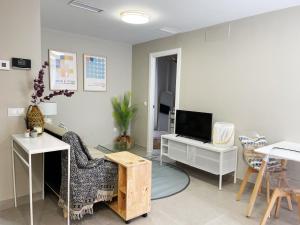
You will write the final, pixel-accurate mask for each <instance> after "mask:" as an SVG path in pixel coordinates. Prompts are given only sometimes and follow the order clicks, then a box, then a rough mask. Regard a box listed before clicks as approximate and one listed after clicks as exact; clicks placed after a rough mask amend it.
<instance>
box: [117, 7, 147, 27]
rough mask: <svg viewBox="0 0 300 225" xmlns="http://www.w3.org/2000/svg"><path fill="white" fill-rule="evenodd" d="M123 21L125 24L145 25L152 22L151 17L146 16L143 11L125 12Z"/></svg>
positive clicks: (122, 14) (122, 17) (122, 15)
mask: <svg viewBox="0 0 300 225" xmlns="http://www.w3.org/2000/svg"><path fill="white" fill-rule="evenodd" d="M120 15H121V19H122V20H123V21H124V22H125V23H131V24H145V23H148V22H149V21H150V17H149V15H147V14H145V13H144V12H143V11H133V10H130V11H125V12H122V13H121V14H120Z"/></svg>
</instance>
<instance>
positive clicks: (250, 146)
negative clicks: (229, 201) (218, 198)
mask: <svg viewBox="0 0 300 225" xmlns="http://www.w3.org/2000/svg"><path fill="white" fill-rule="evenodd" d="M239 140H240V142H241V145H242V147H243V157H244V160H245V162H246V163H247V165H248V168H247V170H246V173H245V175H244V178H243V181H242V183H241V186H240V189H239V192H238V193H237V196H236V200H237V201H240V200H241V197H242V195H243V193H244V191H245V188H246V186H247V184H248V181H249V178H250V176H251V175H252V174H258V172H259V169H260V166H261V164H262V160H263V158H264V155H263V154H259V153H256V152H255V151H254V149H256V148H259V147H263V146H265V145H266V144H267V143H268V142H267V140H266V138H265V137H264V136H260V135H258V134H255V135H254V137H248V136H244V135H243V136H240V137H239ZM266 171H267V172H266V176H265V181H266V194H267V201H268V202H269V201H270V177H271V173H276V172H280V171H282V168H281V163H280V161H278V160H275V159H270V160H269V163H268V165H267V170H266ZM261 189H262V187H260V191H261Z"/></svg>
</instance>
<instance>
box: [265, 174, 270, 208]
mask: <svg viewBox="0 0 300 225" xmlns="http://www.w3.org/2000/svg"><path fill="white" fill-rule="evenodd" d="M266 189H267V202H268V203H269V202H270V195H271V194H270V173H269V172H267V175H266Z"/></svg>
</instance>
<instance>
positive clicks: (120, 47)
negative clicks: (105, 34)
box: [42, 29, 132, 147]
mask: <svg viewBox="0 0 300 225" xmlns="http://www.w3.org/2000/svg"><path fill="white" fill-rule="evenodd" d="M49 49H52V50H59V51H65V52H73V53H76V54H77V76H78V90H77V91H75V94H74V96H72V97H71V98H66V97H60V96H58V97H56V98H53V101H54V102H56V103H57V110H58V115H57V116H56V117H54V119H53V120H54V122H55V123H58V122H63V123H64V124H65V126H66V127H67V128H69V129H70V130H73V131H75V132H77V133H78V134H79V135H80V136H81V137H82V138H83V140H84V141H85V142H86V144H88V145H90V146H92V147H95V146H97V145H98V144H110V143H112V141H113V139H114V138H115V136H116V135H118V132H116V131H115V130H114V127H115V126H114V121H113V118H112V106H111V98H112V97H113V96H119V95H122V94H124V93H125V92H126V91H131V60H132V46H131V45H130V44H124V43H120V42H114V41H108V40H102V39H98V38H93V37H88V36H82V35H78V34H72V33H66V32H61V31H56V30H51V29H42V59H43V60H48V50H49ZM84 53H85V54H91V55H96V56H106V57H107V91H105V92H90V91H83V54H84ZM45 78H46V84H47V85H46V86H47V88H49V76H48V73H47V74H46V75H45Z"/></svg>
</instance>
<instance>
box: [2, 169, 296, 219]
mask: <svg viewBox="0 0 300 225" xmlns="http://www.w3.org/2000/svg"><path fill="white" fill-rule="evenodd" d="M180 166H182V167H184V168H185V169H186V170H187V171H188V173H189V174H190V175H191V183H190V185H189V187H188V188H187V189H186V190H185V191H183V192H181V193H179V194H177V195H175V196H172V197H169V198H165V199H160V200H155V201H153V202H152V211H151V213H150V214H149V216H148V217H147V218H143V217H141V218H137V219H135V220H133V221H132V222H131V224H132V225H135V224H136V225H223V224H224V225H258V224H259V221H260V218H261V216H262V213H263V211H264V208H265V206H266V202H265V198H264V195H261V196H259V198H258V201H257V203H256V205H255V208H254V211H253V216H252V217H251V218H247V217H245V210H246V206H247V201H248V199H249V193H250V190H248V191H247V193H246V194H245V195H244V196H243V198H242V200H241V201H240V202H236V201H235V194H236V192H237V190H238V188H239V185H234V184H232V178H231V177H230V176H229V177H228V176H227V177H226V176H225V181H224V189H223V190H222V191H218V186H217V185H218V178H217V177H215V176H212V175H209V174H206V173H204V172H201V171H199V170H196V169H193V168H190V167H187V166H184V165H180ZM283 207H284V208H283V209H282V210H281V214H280V219H274V218H273V217H272V218H271V219H269V221H268V224H274V225H287V224H290V225H291V224H293V225H296V224H299V220H298V214H297V208H296V205H295V206H294V208H295V209H294V211H293V212H289V211H288V210H286V205H285V201H283ZM94 211H95V212H94V215H93V216H87V217H85V218H84V220H82V221H80V222H72V224H80V225H96V224H97V225H117V224H121V225H123V224H124V222H123V221H122V220H121V219H120V218H119V217H118V216H117V215H116V214H115V213H113V212H112V211H111V210H110V209H108V208H107V207H106V206H105V205H103V204H99V205H97V206H96V207H95V210H94ZM34 217H35V219H34V220H35V223H34V224H35V225H62V224H66V223H65V222H66V221H65V220H64V219H63V217H62V211H61V210H60V209H58V207H57V199H56V198H55V197H54V196H53V195H51V194H48V195H47V197H46V200H45V201H39V202H36V203H35V207H34ZM28 218H29V216H28V206H21V207H19V208H17V209H9V210H5V211H1V212H0V225H25V224H28Z"/></svg>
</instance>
